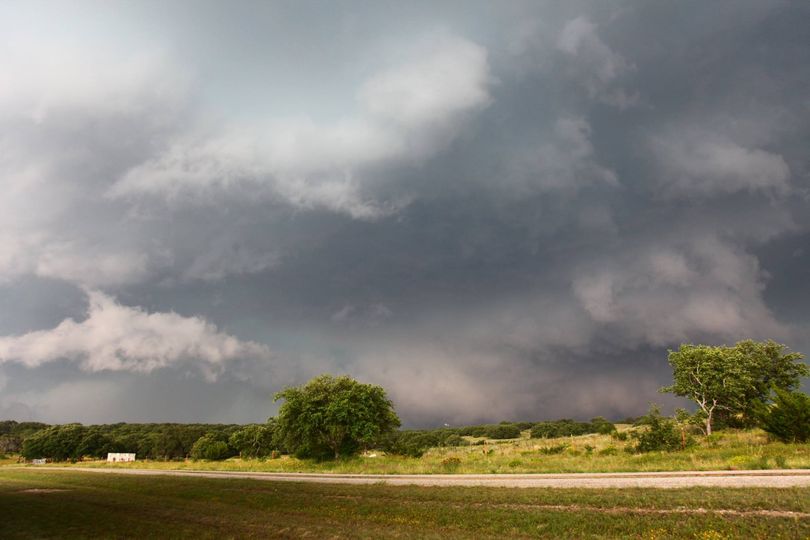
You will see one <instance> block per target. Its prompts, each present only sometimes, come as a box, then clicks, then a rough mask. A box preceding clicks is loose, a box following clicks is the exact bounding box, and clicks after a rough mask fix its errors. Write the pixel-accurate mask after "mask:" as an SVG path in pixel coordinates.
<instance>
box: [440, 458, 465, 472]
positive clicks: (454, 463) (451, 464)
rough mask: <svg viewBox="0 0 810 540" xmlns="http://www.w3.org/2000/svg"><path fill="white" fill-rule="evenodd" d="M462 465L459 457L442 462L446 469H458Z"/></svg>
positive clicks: (445, 459)
mask: <svg viewBox="0 0 810 540" xmlns="http://www.w3.org/2000/svg"><path fill="white" fill-rule="evenodd" d="M459 465H461V460H460V459H459V458H457V457H454V456H451V457H446V458H444V459H443V460H442V467H444V468H445V469H457V468H458V467H459Z"/></svg>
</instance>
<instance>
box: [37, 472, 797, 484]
mask: <svg viewBox="0 0 810 540" xmlns="http://www.w3.org/2000/svg"><path fill="white" fill-rule="evenodd" d="M26 469H27V470H36V469H37V468H35V467H26ZM40 470H43V471H53V470H65V471H74V472H79V471H81V472H92V473H98V474H130V475H160V476H191V477H195V476H196V477H202V478H250V479H253V480H267V481H275V482H315V483H321V484H386V485H392V486H397V485H420V486H495V487H516V488H529V487H547V488H633V487H641V488H665V489H666V488H682V487H692V486H707V487H729V488H730V487H734V488H744V487H774V488H784V487H810V469H793V470H790V469H787V470H765V471H699V472H697V471H695V472H692V471H690V472H649V473H598V474H402V475H378V474H312V473H261V472H226V471H222V472H216V471H168V470H158V469H123V468H106V469H105V468H85V467H42V468H41V469H40Z"/></svg>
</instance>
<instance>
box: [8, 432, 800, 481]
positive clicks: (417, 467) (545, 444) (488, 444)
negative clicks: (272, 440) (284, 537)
mask: <svg viewBox="0 0 810 540" xmlns="http://www.w3.org/2000/svg"><path fill="white" fill-rule="evenodd" d="M525 435H528V434H525ZM484 442H485V444H481V445H473V446H464V447H456V448H433V449H430V450H429V451H428V452H426V453H425V455H424V456H422V457H421V458H408V457H403V456H393V455H382V454H381V453H380V454H379V455H377V456H376V457H356V458H351V459H341V460H337V461H324V462H316V461H312V460H299V459H295V458H294V457H290V456H283V457H281V458H280V459H267V460H256V459H246V460H242V459H238V458H234V459H229V460H226V461H214V462H205V461H190V460H188V461H179V462H178V461H174V462H161V461H144V460H139V461H137V462H135V463H131V464H127V463H119V464H107V463H106V462H105V461H83V462H81V463H78V465H80V466H83V467H108V466H115V467H124V468H126V467H131V468H138V469H140V468H156V469H193V470H222V471H266V472H334V473H367V474H436V473H479V474H486V473H576V472H645V471H685V470H691V471H701V470H702V471H705V470H742V469H784V468H793V469H802V468H810V445H808V444H782V443H777V442H768V440H767V437H766V435H765V434H764V433H763V432H762V431H760V430H753V431H729V432H723V433H718V434H716V435H713V436H712V437H700V438H698V444H697V445H696V446H694V447H692V448H689V449H687V450H685V451H679V452H650V453H646V454H635V453H628V452H626V451H625V450H626V449H627V447H628V446H629V445H631V444H633V443H632V441H619V440H616V439H614V438H612V437H610V436H608V435H583V436H580V437H565V438H560V439H529V438H528V437H527V436H524V437H523V438H521V439H513V440H506V441H484ZM555 448H556V450H557V451H559V453H556V454H549V453H548V452H549V450H548V449H555ZM454 457H455V458H458V462H455V460H452V459H451V460H448V458H454ZM8 463H9V464H12V463H14V464H16V461H13V462H12V461H9V462H8ZM55 465H59V466H64V465H68V464H67V463H57V464H55Z"/></svg>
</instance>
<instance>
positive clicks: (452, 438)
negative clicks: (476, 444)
mask: <svg viewBox="0 0 810 540" xmlns="http://www.w3.org/2000/svg"><path fill="white" fill-rule="evenodd" d="M444 445H445V446H469V445H470V441H468V440H467V439H465V438H464V437H462V436H461V435H456V434H455V433H454V434H452V435H448V436H447V438H446V439H445V440H444Z"/></svg>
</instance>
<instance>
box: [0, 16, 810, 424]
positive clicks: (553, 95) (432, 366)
mask: <svg viewBox="0 0 810 540" xmlns="http://www.w3.org/2000/svg"><path fill="white" fill-rule="evenodd" d="M336 6H337V5H336ZM222 7H223V6H222V5H219V4H216V3H211V4H205V5H204V6H203V7H201V8H200V9H199V10H195V16H194V20H193V24H191V22H190V21H188V20H183V18H182V17H180V15H179V14H178V13H175V9H174V8H173V9H172V10H170V11H169V12H166V13H165V14H164V18H163V19H161V20H160V21H159V24H156V25H153V26H147V25H145V23H144V22H143V20H144V18H148V16H150V15H152V14H153V11H154V7H150V6H149V4H141V5H139V6H138V7H137V8H132V7H131V6H130V7H127V8H126V9H130V10H132V9H134V11H133V12H132V13H130V14H129V15H131V16H129V17H126V18H125V17H123V16H122V15H123V13H122V12H115V11H114V10H106V11H102V12H100V14H99V15H98V16H97V17H95V18H94V19H91V20H89V21H88V20H83V22H82V23H81V25H80V24H79V22H78V18H79V15H80V14H81V11H82V9H84V8H83V7H77V8H76V9H77V12H76V13H73V14H67V20H69V21H73V23H72V25H68V26H69V29H68V30H64V29H63V30H62V31H61V33H60V32H56V33H55V34H54V33H52V34H50V35H44V34H42V32H43V31H44V29H45V28H47V27H48V26H49V24H50V21H48V20H46V19H38V18H37V14H36V13H33V12H32V11H31V10H30V9H25V8H24V7H23V6H22V5H20V6H16V7H15V8H5V11H7V12H9V14H10V15H13V16H14V17H16V18H17V20H18V21H20V20H25V21H27V22H26V24H25V25H23V24H20V25H18V27H17V30H16V31H14V32H11V34H10V35H11V36H12V37H11V41H10V42H11V43H12V45H13V46H9V47H6V48H5V49H2V50H0V62H3V64H4V65H6V66H8V67H9V70H7V71H8V72H10V73H13V76H12V77H11V78H10V79H9V81H8V82H9V84H8V85H5V86H4V88H6V89H5V90H0V149H2V154H0V173H2V175H3V182H4V186H5V188H6V189H5V190H4V191H3V194H2V196H0V211H2V212H0V225H1V226H2V228H0V238H1V239H2V244H0V280H2V284H0V289H2V290H0V300H2V301H3V304H2V305H3V313H2V316H0V334H5V336H4V337H0V392H2V394H1V395H0V412H2V411H9V412H7V414H12V413H14V411H23V409H24V410H25V411H28V412H27V413H25V414H26V415H27V414H29V413H30V416H31V417H37V418H46V419H54V420H64V419H66V418H67V417H68V416H70V417H71V418H76V419H79V420H82V419H87V420H91V419H92V420H94V421H100V420H104V419H107V420H110V421H114V420H120V419H127V420H137V419H143V420H149V419H153V420H168V419H172V418H174V419H178V420H192V419H199V420H206V419H216V420H228V421H239V420H255V419H261V418H263V417H265V416H266V415H268V414H270V413H271V412H272V410H273V405H272V403H271V401H270V396H271V395H272V392H273V391H274V390H277V389H279V388H280V387H282V386H284V385H286V384H293V383H298V382H302V381H304V380H306V378H307V377H309V376H312V375H314V374H317V373H320V372H323V371H332V372H341V373H343V372H345V373H349V374H351V375H353V376H355V377H358V378H361V379H364V380H370V381H373V382H376V383H379V384H382V385H384V386H385V387H386V388H387V389H388V390H389V392H390V393H391V395H392V397H393V399H394V401H395V402H396V404H397V406H398V409H399V411H400V413H401V415H402V416H403V418H404V419H405V421H406V423H408V424H410V425H427V424H434V423H437V422H450V423H460V422H467V421H479V420H480V421H489V420H501V419H505V418H527V419H539V418H546V417H555V416H562V415H573V416H581V417H588V416H592V415H596V414H609V415H614V416H621V415H625V414H637V413H639V412H641V411H642V410H643V409H644V408H645V406H646V404H647V402H649V401H652V400H656V401H659V402H665V403H667V404H668V405H673V404H674V401H672V400H670V399H668V398H666V397H664V396H660V395H658V394H657V388H658V387H659V386H662V385H663V384H666V383H667V382H668V377H669V371H668V367H667V365H666V358H665V351H666V348H667V347H673V346H677V344H678V343H680V342H683V341H706V342H730V341H733V340H736V339H740V338H744V337H754V338H768V337H772V338H775V339H779V340H782V341H784V342H786V343H788V344H790V345H791V346H792V347H793V348H795V349H798V350H804V351H805V352H807V351H808V347H810V342H808V339H807V337H806V336H807V335H808V332H807V330H808V320H810V313H808V311H807V308H806V302H804V303H802V302H801V301H799V300H798V299H800V298H801V293H800V291H802V290H804V289H806V287H805V285H806V283H807V280H808V279H810V276H808V275H807V273H806V271H803V270H802V269H803V268H805V267H806V266H807V265H806V264H802V263H803V262H804V261H806V259H807V256H808V253H810V244H808V237H809V236H808V234H810V233H808V231H810V228H809V227H810V221H808V217H807V216H808V215H810V214H809V213H808V212H807V210H808V204H810V196H809V195H808V193H810V185H808V184H810V175H808V160H807V157H806V149H805V148H804V147H803V144H802V141H806V140H807V138H808V135H810V110H808V102H807V97H806V92H805V91H804V89H805V88H807V86H808V84H809V83H810V67H808V66H810V62H808V61H807V60H808V58H807V54H808V53H807V51H808V50H810V47H808V45H810V43H808V38H807V37H806V35H805V32H804V29H805V28H806V24H807V22H810V8H807V7H805V6H803V5H800V4H796V3H787V2H786V3H781V2H772V3H767V4H765V3H762V2H742V3H741V2H733V3H732V2H714V3H711V4H706V3H703V2H693V3H679V4H651V3H647V2H615V3H607V2H593V3H590V2H579V3H577V2H571V3H565V4H560V3H548V4H544V3H525V4H524V3H511V4H508V5H503V6H501V7H499V9H494V8H493V5H492V4H488V3H485V4H480V5H477V6H473V5H471V4H469V3H464V4H463V5H462V4H455V3H447V4H442V5H438V6H437V5H434V4H430V5H428V4H421V5H420V4H413V5H409V6H401V5H394V4H388V5H384V4H380V5H378V6H375V7H374V8H373V9H365V8H363V9H362V10H361V9H359V6H358V5H355V4H353V3H347V4H342V5H340V6H339V7H334V10H335V12H334V13H331V14H329V13H323V12H321V10H316V9H314V6H313V5H307V4H297V5H295V6H294V7H291V6H289V5H286V6H283V5H267V4H255V5H253V4H248V3H246V4H243V5H242V6H241V7H240V9H237V10H235V11H233V12H229V13H224V12H223V11H222ZM366 7H367V6H366ZM462 7H463V8H464V9H462ZM121 9H124V6H121ZM329 9H332V8H329ZM462 12H463V14H462ZM14 17H11V18H10V19H9V20H14ZM71 17H75V18H76V20H74V19H71ZM7 19H8V18H7ZM280 21H283V22H284V24H281V23H280ZM242 24H243V25H244V26H240V25H242ZM79 28H81V29H82V30H83V34H82V37H81V38H78V37H77V36H76V35H73V34H72V33H71V29H72V30H73V31H76V30H77V29H79ZM238 28H242V30H241V31H236V29H238ZM110 29H117V30H118V32H117V33H116V36H117V37H115V38H113V37H111V35H110ZM215 29H216V30H217V31H214V30H215ZM248 29H249V30H250V31H249V32H248V31H247V30H248ZM271 29H275V31H274V32H270V30H271ZM316 30H317V31H316ZM211 36H214V37H211ZM147 41H148V42H149V45H148V46H147V44H146V42H147ZM291 43H295V44H297V45H296V46H295V47H293V49H290V47H291V45H290V44H291ZM99 44H104V45H109V47H107V48H106V49H102V50H104V53H100V52H99V49H98V47H97V46H98V45H99ZM156 44H157V46H156ZM68 45H69V46H68ZM93 45H96V47H93ZM226 83H227V84H226ZM793 291H799V292H797V293H796V294H794V293H793ZM15 314H19V316H15ZM23 366H27V367H23ZM91 394H95V395H97V396H98V399H97V400H94V401H88V400H85V399H84V398H82V397H81V396H86V395H91ZM139 396H148V399H146V398H144V397H139ZM122 401H124V402H126V403H129V404H131V406H129V405H128V406H126V407H125V406H122V405H121V402H122ZM147 401H148V403H149V404H148V405H147V404H145V403H146V402H147ZM55 403H61V404H62V405H61V406H60V407H59V408H58V409H57V408H56V406H55ZM99 403H103V404H104V410H105V411H107V412H105V413H103V414H102V413H99V412H98V408H97V405H98V404H99ZM155 404H159V410H158V409H156V407H157V405H155ZM57 410H58V411H59V412H58V414H57V412H56V411H57ZM163 410H176V411H178V412H177V414H176V415H175V416H176V417H172V418H170V417H169V416H166V415H165V414H162V413H161V412H159V411H163ZM188 411H196V412H195V413H191V412H188ZM14 414H16V413H14ZM20 414H22V413H20ZM195 415H196V416H195ZM0 416H2V415H0Z"/></svg>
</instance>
